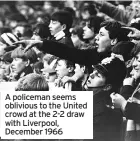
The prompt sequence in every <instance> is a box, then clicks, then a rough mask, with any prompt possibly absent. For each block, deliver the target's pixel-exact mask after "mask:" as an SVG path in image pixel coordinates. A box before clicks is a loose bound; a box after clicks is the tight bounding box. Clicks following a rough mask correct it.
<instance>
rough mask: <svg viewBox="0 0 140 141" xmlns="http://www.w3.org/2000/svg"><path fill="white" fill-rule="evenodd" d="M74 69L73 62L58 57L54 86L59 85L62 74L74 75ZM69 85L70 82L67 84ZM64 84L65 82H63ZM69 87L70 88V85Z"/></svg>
mask: <svg viewBox="0 0 140 141" xmlns="http://www.w3.org/2000/svg"><path fill="white" fill-rule="evenodd" d="M74 69H75V64H74V63H73V62H70V61H67V60H63V59H58V60H57V66H56V69H55V70H56V74H57V79H56V81H55V83H56V86H60V85H61V79H63V77H64V76H69V77H72V76H73V75H74ZM69 85H71V84H69ZM65 86H66V84H65ZM65 86H64V87H65ZM71 86H72V85H71ZM70 89H72V87H71V88H70Z"/></svg>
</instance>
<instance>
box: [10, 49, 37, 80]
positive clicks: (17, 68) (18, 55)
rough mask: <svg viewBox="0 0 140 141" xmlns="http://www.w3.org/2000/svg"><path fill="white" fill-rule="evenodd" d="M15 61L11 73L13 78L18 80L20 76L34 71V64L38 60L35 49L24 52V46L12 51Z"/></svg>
mask: <svg viewBox="0 0 140 141" xmlns="http://www.w3.org/2000/svg"><path fill="white" fill-rule="evenodd" d="M11 57H12V58H13V61H12V63H11V70H12V72H11V75H12V77H13V78H11V79H13V80H18V79H19V78H21V77H23V76H25V75H27V74H29V73H32V72H33V69H32V65H33V63H35V62H36V61H37V55H36V53H35V51H34V50H33V49H30V50H28V51H27V52H24V49H23V48H22V47H18V48H16V49H14V50H13V51H12V53H11Z"/></svg>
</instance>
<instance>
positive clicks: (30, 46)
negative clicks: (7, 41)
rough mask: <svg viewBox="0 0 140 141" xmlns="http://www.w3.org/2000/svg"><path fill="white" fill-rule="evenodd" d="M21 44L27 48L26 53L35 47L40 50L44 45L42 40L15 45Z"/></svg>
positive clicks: (24, 41) (26, 41) (21, 42)
mask: <svg viewBox="0 0 140 141" xmlns="http://www.w3.org/2000/svg"><path fill="white" fill-rule="evenodd" d="M19 44H22V45H23V47H25V52H26V51H28V50H29V49H31V48H32V47H34V46H36V47H38V48H40V47H41V46H42V44H43V41H40V40H21V41H18V42H15V43H14V44H13V45H19Z"/></svg>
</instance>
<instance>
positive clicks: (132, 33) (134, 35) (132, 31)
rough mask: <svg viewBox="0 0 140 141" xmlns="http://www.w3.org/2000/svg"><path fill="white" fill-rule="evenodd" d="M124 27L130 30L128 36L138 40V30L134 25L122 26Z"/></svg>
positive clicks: (139, 33)
mask: <svg viewBox="0 0 140 141" xmlns="http://www.w3.org/2000/svg"><path fill="white" fill-rule="evenodd" d="M123 28H125V29H128V30H130V33H129V34H128V37H129V38H132V39H135V40H140V31H139V30H138V29H136V28H134V27H123Z"/></svg>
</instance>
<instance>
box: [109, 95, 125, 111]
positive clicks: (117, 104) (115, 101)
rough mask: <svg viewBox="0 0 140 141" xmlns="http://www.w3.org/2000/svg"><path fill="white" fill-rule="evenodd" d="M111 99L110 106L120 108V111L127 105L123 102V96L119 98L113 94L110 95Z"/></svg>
mask: <svg viewBox="0 0 140 141" xmlns="http://www.w3.org/2000/svg"><path fill="white" fill-rule="evenodd" d="M110 97H111V99H112V104H113V106H114V108H120V109H122V110H124V108H125V106H126V104H127V101H126V100H125V98H124V97H123V96H121V95H120V94H117V93H116V94H115V93H112V94H111V95H110Z"/></svg>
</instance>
